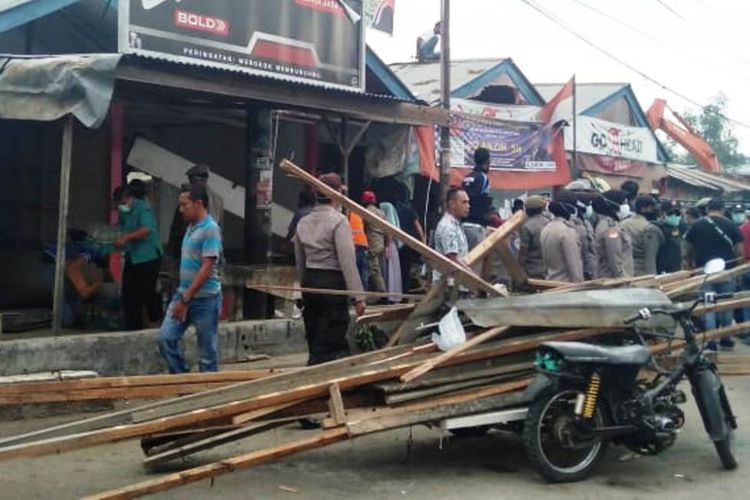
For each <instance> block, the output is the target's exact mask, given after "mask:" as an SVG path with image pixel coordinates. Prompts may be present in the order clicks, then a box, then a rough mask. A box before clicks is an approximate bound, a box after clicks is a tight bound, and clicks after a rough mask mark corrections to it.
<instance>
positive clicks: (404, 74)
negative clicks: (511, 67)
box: [390, 58, 505, 102]
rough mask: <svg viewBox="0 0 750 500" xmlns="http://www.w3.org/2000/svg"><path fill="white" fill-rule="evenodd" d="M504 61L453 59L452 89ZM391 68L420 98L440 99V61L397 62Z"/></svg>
mask: <svg viewBox="0 0 750 500" xmlns="http://www.w3.org/2000/svg"><path fill="white" fill-rule="evenodd" d="M503 61H505V59H504V58H495V59H466V60H462V61H452V62H451V90H456V89H457V88H459V87H461V86H462V85H464V84H466V83H468V82H470V81H471V80H474V79H475V78H477V77H478V76H479V75H481V74H482V73H485V72H486V71H489V70H490V69H492V68H494V67H495V66H497V65H498V64H500V63H502V62H503ZM390 68H391V70H393V72H394V73H395V74H396V76H398V77H399V78H400V79H401V81H402V82H404V83H405V84H406V86H407V87H409V90H411V91H412V93H413V94H414V95H415V96H417V98H418V99H422V100H423V101H426V102H434V101H435V100H437V99H440V62H429V63H419V62H409V63H395V64H391V65H390Z"/></svg>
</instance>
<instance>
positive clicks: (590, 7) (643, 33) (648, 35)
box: [572, 0, 750, 82]
mask: <svg viewBox="0 0 750 500" xmlns="http://www.w3.org/2000/svg"><path fill="white" fill-rule="evenodd" d="M572 1H573V2H575V3H577V4H578V5H580V6H581V7H583V8H585V9H588V10H590V11H592V12H594V13H596V14H598V15H600V16H602V17H604V18H606V19H609V20H610V21H612V22H613V23H617V24H619V25H620V26H623V27H624V28H627V29H629V30H631V31H633V32H635V33H638V34H639V35H641V36H644V37H646V38H648V39H650V40H653V41H654V42H657V43H659V44H663V45H665V46H667V47H670V48H671V49H672V50H674V51H675V52H677V53H679V54H680V55H684V54H685V50H684V49H682V48H680V47H677V46H676V45H673V44H672V43H671V42H669V41H668V40H664V39H662V38H659V37H657V36H654V35H653V34H651V33H649V32H647V31H644V30H642V29H640V28H638V27H637V26H633V25H632V24H630V23H627V22H625V21H623V20H621V19H619V18H617V17H615V16H613V15H611V14H609V13H607V12H605V11H603V10H600V9H598V8H596V7H594V6H593V5H589V4H587V3H586V2H583V1H582V0H572ZM701 60H702V61H703V62H704V63H706V64H709V65H711V66H713V67H714V68H716V69H719V70H721V71H724V72H727V73H728V74H731V75H733V76H735V77H740V78H741V79H742V80H743V81H745V82H750V79H748V78H747V77H746V76H745V75H743V74H741V73H736V72H735V70H729V68H725V67H723V66H718V65H716V64H715V62H714V61H713V60H709V59H703V58H701ZM691 61H692V58H691Z"/></svg>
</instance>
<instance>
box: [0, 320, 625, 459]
mask: <svg viewBox="0 0 750 500" xmlns="http://www.w3.org/2000/svg"><path fill="white" fill-rule="evenodd" d="M617 331H618V330H616V329H584V330H572V331H568V332H556V333H549V334H542V335H535V336H530V337H525V338H519V339H511V340H508V341H503V342H498V343H497V345H493V346H488V347H486V348H484V349H480V350H474V351H468V352H463V353H459V354H458V355H456V356H454V357H453V358H452V359H448V360H446V361H445V363H444V366H451V365H457V364H462V363H471V362H474V361H480V360H483V359H490V358H494V357H497V356H502V355H505V354H513V353H518V352H525V351H530V350H533V349H536V348H537V347H538V346H539V345H540V344H541V343H543V342H548V341H551V340H557V341H569V340H580V339H583V338H589V337H594V336H597V335H603V334H606V333H613V332H617ZM400 356H401V355H396V356H393V358H394V359H393V360H392V361H390V362H385V361H381V364H377V365H373V366H359V367H357V369H356V371H355V372H353V373H352V372H348V374H346V375H344V373H347V372H338V375H336V372H335V371H334V370H331V367H330V366H328V367H326V366H325V365H319V367H323V368H328V371H329V372H333V373H332V374H331V376H329V377H321V378H320V380H319V381H315V378H311V377H310V376H309V375H308V374H304V375H301V374H300V373H294V374H289V375H293V376H294V378H295V379H296V384H294V385H290V386H289V388H288V389H285V390H278V391H277V392H266V391H261V392H258V391H253V392H251V391H250V390H249V387H248V386H247V385H244V384H243V385H240V386H235V387H234V388H233V391H235V392H238V393H239V394H241V393H243V392H244V393H246V398H247V399H238V400H234V401H230V402H226V399H224V400H219V403H216V406H210V407H203V406H194V405H193V406H191V407H188V408H193V409H192V410H190V409H188V410H186V412H185V413H180V414H170V415H169V416H164V417H158V416H157V415H158V413H157V414H155V415H154V416H153V418H152V419H150V420H146V421H142V422H139V423H133V424H126V425H120V426H118V427H114V428H107V429H99V430H94V431H90V432H82V433H79V434H73V435H64V436H61V437H53V438H49V439H42V440H39V441H34V442H25V443H24V442H22V443H20V444H14V445H10V446H6V447H4V448H0V460H10V459H15V458H32V457H37V456H42V455H47V454H52V453H60V452H64V451H71V450H76V449H81V448H85V447H89V446H95V445H99V444H103V443H109V442H116V441H122V440H126V439H131V438H136V437H142V436H147V435H151V434H156V433H160V432H165V431H168V430H170V429H178V428H181V427H182V428H184V427H187V426H194V425H198V424H201V423H203V422H207V421H216V420H218V419H221V418H225V417H231V416H234V415H238V414H241V413H247V412H249V411H252V410H256V409H260V408H265V407H268V406H274V405H278V404H283V403H287V402H292V401H297V400H302V399H306V398H308V399H309V398H314V397H323V396H325V395H327V394H328V393H329V387H330V384H332V383H338V384H339V387H340V388H341V389H342V390H346V389H352V388H355V387H359V386H362V385H368V384H372V383H375V382H380V381H384V380H389V379H393V378H396V377H398V376H400V375H402V374H404V373H406V372H408V371H409V370H411V369H413V368H415V367H417V366H419V365H421V364H422V362H423V360H424V357H420V356H416V357H414V358H413V359H412V358H401V357H400ZM312 368H318V367H312ZM324 371H325V370H324ZM314 373H317V372H314ZM268 380H270V379H268ZM257 382H265V381H257ZM257 382H256V383H257ZM222 392H224V393H226V390H224V391H222ZM230 394H233V392H231V393H230ZM251 394H255V396H252V395H251ZM188 398H191V396H187V397H186V398H182V399H188ZM221 401H224V402H223V403H221ZM155 409H156V408H155ZM42 435H43V434H42ZM25 437H27V436H25ZM11 441H13V439H11Z"/></svg>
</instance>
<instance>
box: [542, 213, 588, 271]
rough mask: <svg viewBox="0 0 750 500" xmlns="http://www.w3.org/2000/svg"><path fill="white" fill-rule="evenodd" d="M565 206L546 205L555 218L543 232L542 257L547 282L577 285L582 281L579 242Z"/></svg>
mask: <svg viewBox="0 0 750 500" xmlns="http://www.w3.org/2000/svg"><path fill="white" fill-rule="evenodd" d="M568 206H569V205H567V204H565V203H562V202H560V201H559V200H558V201H553V202H552V203H550V204H549V211H550V212H551V213H552V215H554V216H555V218H554V219H552V221H550V223H549V224H547V225H546V226H544V228H543V229H542V233H541V243H542V256H543V257H544V265H545V266H546V268H547V279H548V280H555V281H565V282H568V283H580V282H581V281H583V259H582V254H581V242H580V238H579V235H578V233H577V232H576V229H575V226H574V225H573V223H572V222H571V216H572V214H571V212H570V211H569V210H568ZM570 207H571V208H572V209H573V210H575V207H574V206H570Z"/></svg>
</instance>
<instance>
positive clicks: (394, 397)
mask: <svg viewBox="0 0 750 500" xmlns="http://www.w3.org/2000/svg"><path fill="white" fill-rule="evenodd" d="M530 375H533V370H532V368H531V367H527V369H526V370H517V371H515V372H514V373H506V374H501V375H493V376H489V377H481V378H475V379H471V380H465V381H463V382H455V383H452V384H444V385H437V386H434V387H428V388H426V389H416V390H413V391H403V392H397V393H393V394H388V395H386V397H385V402H386V404H388V405H400V404H404V403H408V402H410V401H414V400H419V399H424V398H428V397H434V396H440V395H444V394H448V393H455V392H458V391H462V390H466V389H475V388H478V387H488V386H492V385H497V384H500V383H502V382H507V381H509V380H518V379H519V378H528V377H529V376H530Z"/></svg>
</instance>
